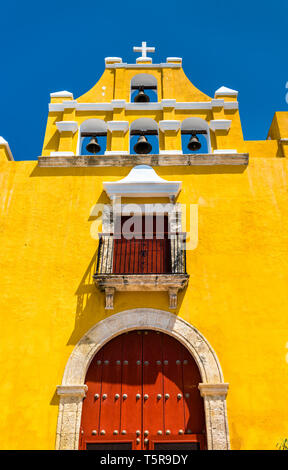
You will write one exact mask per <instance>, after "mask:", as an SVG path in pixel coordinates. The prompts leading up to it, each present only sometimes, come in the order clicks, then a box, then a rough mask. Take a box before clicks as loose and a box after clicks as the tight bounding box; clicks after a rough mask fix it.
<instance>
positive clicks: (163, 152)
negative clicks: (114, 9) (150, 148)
mask: <svg viewBox="0 0 288 470" xmlns="http://www.w3.org/2000/svg"><path fill="white" fill-rule="evenodd" d="M159 155H183V152H182V150H159Z"/></svg>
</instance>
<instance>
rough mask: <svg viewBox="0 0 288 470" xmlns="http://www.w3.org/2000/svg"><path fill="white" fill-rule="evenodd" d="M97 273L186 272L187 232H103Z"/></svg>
mask: <svg viewBox="0 0 288 470" xmlns="http://www.w3.org/2000/svg"><path fill="white" fill-rule="evenodd" d="M99 238H100V240H99V249H98V259H97V268H96V273H95V275H96V276H97V275H101V274H102V275H103V274H110V275H116V274H117V275H119V274H127V275H134V274H135V275H139V274H141V275H145V274H147V275H148V274H158V275H161V274H186V250H185V243H186V233H176V232H169V233H162V234H161V235H160V236H159V235H158V236H157V237H155V236H153V235H152V236H151V238H149V236H148V234H145V237H144V238H143V235H140V234H139V235H138V237H137V234H133V238H131V239H127V238H124V237H123V236H122V237H117V235H113V234H111V233H101V234H100V235H99Z"/></svg>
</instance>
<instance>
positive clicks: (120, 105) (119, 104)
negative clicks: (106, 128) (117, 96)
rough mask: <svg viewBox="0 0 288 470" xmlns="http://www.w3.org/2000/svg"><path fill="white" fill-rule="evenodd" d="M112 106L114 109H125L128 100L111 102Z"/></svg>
mask: <svg viewBox="0 0 288 470" xmlns="http://www.w3.org/2000/svg"><path fill="white" fill-rule="evenodd" d="M111 105H112V107H113V109H115V108H120V109H122V108H125V105H126V100H111Z"/></svg>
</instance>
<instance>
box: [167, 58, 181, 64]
mask: <svg viewBox="0 0 288 470" xmlns="http://www.w3.org/2000/svg"><path fill="white" fill-rule="evenodd" d="M166 62H167V63H168V64H170V63H171V62H172V63H176V64H182V57H167V59H166Z"/></svg>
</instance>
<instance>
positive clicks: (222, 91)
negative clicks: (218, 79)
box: [215, 86, 238, 96]
mask: <svg viewBox="0 0 288 470" xmlns="http://www.w3.org/2000/svg"><path fill="white" fill-rule="evenodd" d="M215 96H238V91H237V90H232V88H227V87H226V86H221V87H220V88H218V90H216V91H215Z"/></svg>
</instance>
